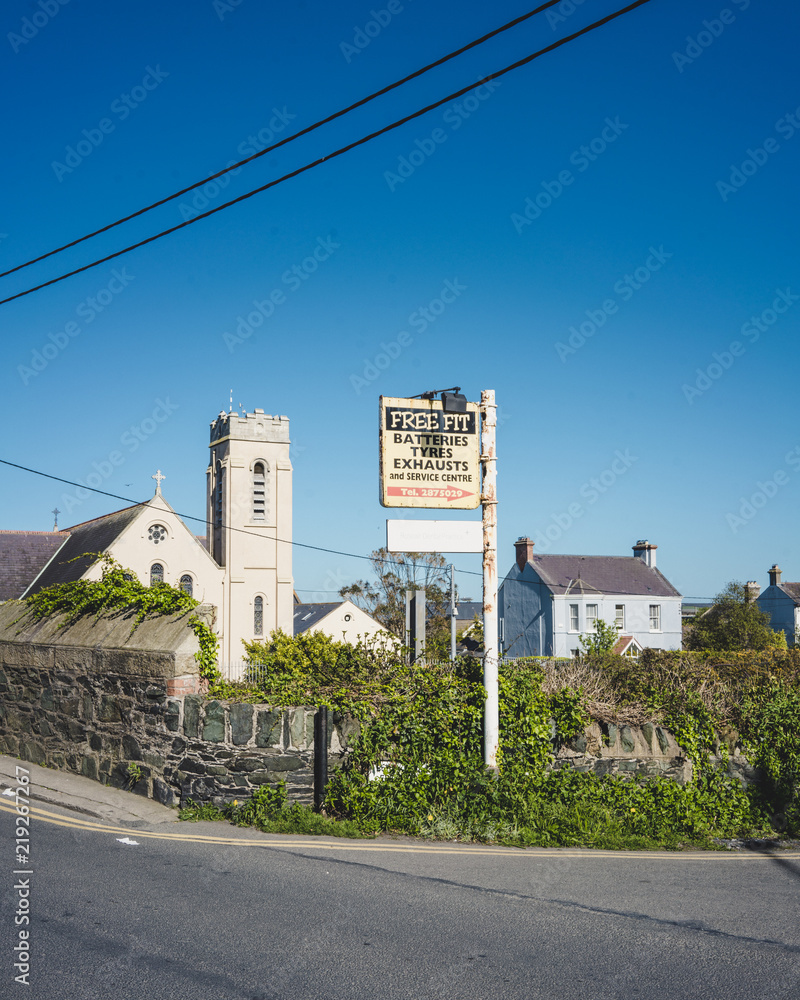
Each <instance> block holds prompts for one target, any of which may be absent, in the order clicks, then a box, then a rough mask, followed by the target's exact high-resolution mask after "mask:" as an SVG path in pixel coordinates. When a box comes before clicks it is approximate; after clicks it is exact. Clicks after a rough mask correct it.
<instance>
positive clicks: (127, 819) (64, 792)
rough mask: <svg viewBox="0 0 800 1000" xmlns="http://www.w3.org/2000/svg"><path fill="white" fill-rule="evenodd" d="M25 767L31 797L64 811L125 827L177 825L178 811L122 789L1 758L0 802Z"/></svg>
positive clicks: (67, 773) (9, 758)
mask: <svg viewBox="0 0 800 1000" xmlns="http://www.w3.org/2000/svg"><path fill="white" fill-rule="evenodd" d="M17 767H24V768H25V770H26V771H27V772H28V776H29V778H30V797H31V799H33V800H36V801H37V802H46V803H48V804H49V805H52V806H60V807H61V808H62V809H70V810H72V811H73V812H77V813H82V814H83V815H84V816H91V817H93V818H95V819H101V820H104V821H105V822H107V823H113V824H118V825H123V824H124V825H125V826H135V825H136V824H141V825H145V824H146V825H148V826H150V825H153V824H156V825H158V824H164V823H177V822H178V810H177V809H170V808H169V807H167V806H162V805H160V804H159V803H158V802H154V801H153V800H152V799H146V798H145V797H144V796H143V795H136V794H135V793H134V792H126V791H123V790H122V789H121V788H112V787H111V786H110V785H101V784H100V782H99V781H93V780H92V779H91V778H84V777H83V776H82V775H80V774H72V773H71V772H70V771H58V770H55V769H54V768H51V767H40V766H39V765H38V764H31V763H30V761H27V760H18V759H17V758H16V757H6V756H3V755H2V754H0V798H1V797H2V796H3V792H4V791H5V790H6V789H8V788H15V787H16V786H17V778H16V774H17V771H16V768H17Z"/></svg>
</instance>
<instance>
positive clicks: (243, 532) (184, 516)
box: [0, 458, 483, 593]
mask: <svg viewBox="0 0 800 1000" xmlns="http://www.w3.org/2000/svg"><path fill="white" fill-rule="evenodd" d="M0 464H2V465H8V466H10V467H11V468H12V469H20V470H21V471H22V472H30V473H31V474H32V475H34V476H41V477H42V478H43V479H52V480H53V481H54V482H57V483H65V484H66V485H67V486H77V487H78V488H79V489H82V490H89V491H90V492H91V493H98V494H99V495H100V496H104V497H111V498H112V499H113V500H122V501H124V502H125V503H128V504H131V505H132V506H134V507H148V508H151V509H152V510H158V511H162V512H163V510H162V508H161V507H158V506H157V505H156V504H153V503H146V502H144V501H140V500H133V499H131V497H124V496H121V495H120V494H119V493H109V492H107V491H106V490H99V489H96V488H95V487H94V486H84V485H83V483H75V482H73V481H72V480H71V479H63V478H62V477H61V476H54V475H52V474H51V473H49V472H41V471H40V470H39V469H29V468H28V467H27V466H25V465H18V464H17V463H16V462H9V461H7V460H6V459H4V458H0ZM173 513H174V514H175V515H176V516H177V517H179V518H181V520H183V521H197V522H198V523H199V524H204V525H208V520H207V519H206V518H204V517H196V516H195V515H194V514H183V513H181V512H180V511H177V510H174V511H173ZM105 516H107V515H105ZM220 527H221V528H223V529H225V530H226V531H235V532H237V533H238V534H240V535H250V536H251V537H252V538H259V539H261V541H269V542H283V543H284V544H285V545H293V546H295V547H296V548H300V549H311V550H312V551H313V552H326V553H328V555H334V556H345V557H346V558H348V559H364V560H366V561H367V562H372V556H364V555H361V554H359V553H357V552H342V551H341V550H339V549H327V548H324V547H323V546H321V545H309V544H308V543H307V542H296V541H294V539H291V538H278V537H277V535H276V536H270V535H266V536H265V535H259V534H257V533H256V532H255V531H248V530H247V528H235V527H234V526H233V525H230V524H223V525H220ZM64 530H65V531H66V530H68V529H64ZM456 573H466V574H467V575H469V576H482V575H483V574H482V573H476V572H474V571H473V570H468V569H457V570H456ZM331 593H332V591H331Z"/></svg>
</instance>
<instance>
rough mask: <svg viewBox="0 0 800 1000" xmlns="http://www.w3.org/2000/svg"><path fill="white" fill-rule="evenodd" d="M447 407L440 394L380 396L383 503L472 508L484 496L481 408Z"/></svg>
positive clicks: (475, 404)
mask: <svg viewBox="0 0 800 1000" xmlns="http://www.w3.org/2000/svg"><path fill="white" fill-rule="evenodd" d="M466 408H467V412H466V413H445V412H444V409H443V404H442V402H441V400H439V399H405V398H402V397H395V396H381V398H380V456H381V475H380V479H381V486H380V490H381V496H380V500H381V504H383V506H384V507H438V508H445V509H450V510H454V509H459V510H474V509H475V508H476V507H478V506H480V502H481V474H480V432H481V419H480V408H479V406H478V404H477V403H467V404H466Z"/></svg>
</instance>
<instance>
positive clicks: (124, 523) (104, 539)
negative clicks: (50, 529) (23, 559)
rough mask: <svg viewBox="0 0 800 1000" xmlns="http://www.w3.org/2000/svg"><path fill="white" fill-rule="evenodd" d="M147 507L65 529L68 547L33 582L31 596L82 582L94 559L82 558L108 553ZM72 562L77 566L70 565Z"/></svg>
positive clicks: (119, 512)
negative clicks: (114, 542) (45, 589)
mask: <svg viewBox="0 0 800 1000" xmlns="http://www.w3.org/2000/svg"><path fill="white" fill-rule="evenodd" d="M146 506H147V504H141V503H139V504H136V505H135V506H133V507H125V508H124V509H123V510H118V511H115V512H114V513H113V514H106V515H105V516H104V517H96V518H94V520H92V521H84V522H83V524H76V525H75V526H74V527H72V528H65V529H64V532H63V534H64V535H68V536H69V537H68V538H67V541H66V544H65V545H64V546H63V547H62V548H61V549H60V550H59V552H58V555H57V556H56V557H55V558H54V559H53V560H52V561H51V562H50V564H49V565H48V566H46V567H45V568H44V570H43V572H42V573H41V574H40V575H39V576H38V578H37V579H36V580H35V581H34V582H33V584H32V586H31V588H30V590H29V593H31V594H36V593H38V592H39V591H40V590H43V589H44V588H45V587H52V586H53V585H54V584H56V583H69V582H71V581H73V580H79V579H80V578H81V577H82V576H83V574H84V573H85V572H86V570H87V569H88V568H89V567H90V566H91V564H92V562H93V560H92V558H91V556H88V555H87V556H86V557H85V558H83V559H81V558H80V557H81V556H83V555H84V554H85V553H88V552H105V550H106V549H107V548H108V547H109V545H111V543H112V542H113V541H114V540H115V539H117V538H119V536H120V535H121V534H122V532H123V531H124V530H125V528H127V527H128V525H129V524H130V523H131V522H132V521H133V520H134V519H135V518H136V517H137V515H138V514H139V512H140V511H141V509H142V508H143V507H146ZM72 559H75V562H71V560H72Z"/></svg>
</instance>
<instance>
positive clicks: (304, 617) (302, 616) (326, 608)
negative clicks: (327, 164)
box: [294, 601, 344, 635]
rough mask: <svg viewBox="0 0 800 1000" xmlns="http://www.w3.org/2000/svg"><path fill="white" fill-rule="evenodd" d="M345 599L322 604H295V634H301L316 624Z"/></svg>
mask: <svg viewBox="0 0 800 1000" xmlns="http://www.w3.org/2000/svg"><path fill="white" fill-rule="evenodd" d="M342 604H344V601H325V602H324V603H321V604H295V606H294V634H295V635H300V633H301V632H305V631H306V629H309V628H311V626H312V625H316V624H317V622H318V621H321V619H323V618H324V617H325V616H326V615H329V614H330V613H331V611H333V610H334V608H338V607H340V606H341V605H342Z"/></svg>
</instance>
